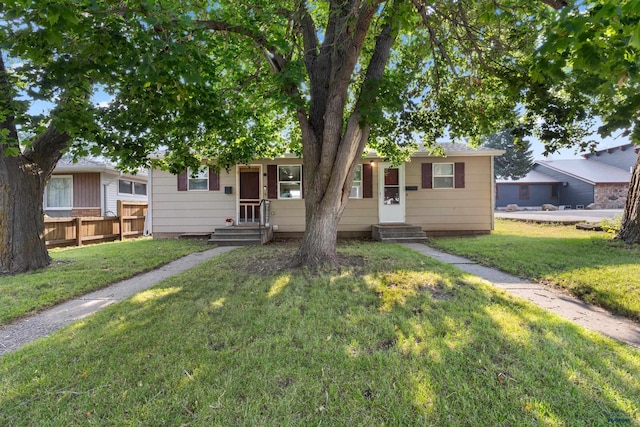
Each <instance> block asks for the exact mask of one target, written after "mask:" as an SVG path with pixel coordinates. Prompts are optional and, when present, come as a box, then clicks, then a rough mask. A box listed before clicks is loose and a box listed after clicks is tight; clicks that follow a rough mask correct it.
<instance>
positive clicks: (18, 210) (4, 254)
mask: <svg viewBox="0 0 640 427" xmlns="http://www.w3.org/2000/svg"><path fill="white" fill-rule="evenodd" d="M1 53H2V52H0V114H4V115H1V116H0V120H1V121H0V130H1V131H4V133H5V135H3V136H2V138H1V139H0V272H8V273H19V272H22V271H28V270H36V269H38V268H42V267H45V266H47V265H49V263H50V261H51V259H50V258H49V254H48V253H47V248H46V245H45V239H44V212H43V207H42V202H43V195H44V187H45V185H46V184H47V181H48V180H49V177H50V176H51V172H52V171H53V168H54V167H55V165H56V163H58V160H59V159H60V156H61V155H62V150H63V149H64V148H66V146H67V144H68V142H69V140H70V137H69V135H67V134H66V133H61V132H59V131H58V130H57V129H56V128H55V126H53V125H50V126H49V127H48V128H47V129H46V130H45V131H44V132H43V133H42V134H41V135H39V136H38V137H37V138H35V139H34V140H33V141H32V144H31V146H30V147H28V148H27V149H25V150H24V153H20V151H21V149H20V147H19V145H18V130H17V128H16V124H15V116H14V114H13V95H14V91H13V87H12V85H11V83H10V81H9V78H8V75H7V72H6V68H5V65H4V60H3V58H2V55H1ZM16 148H17V151H18V153H19V154H17V155H16V153H15V151H16Z"/></svg>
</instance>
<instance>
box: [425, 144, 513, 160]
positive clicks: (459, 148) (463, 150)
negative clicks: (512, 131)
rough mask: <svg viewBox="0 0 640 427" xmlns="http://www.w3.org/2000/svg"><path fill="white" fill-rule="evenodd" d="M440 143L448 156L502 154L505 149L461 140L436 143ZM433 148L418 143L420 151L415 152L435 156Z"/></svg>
mask: <svg viewBox="0 0 640 427" xmlns="http://www.w3.org/2000/svg"><path fill="white" fill-rule="evenodd" d="M438 145H440V146H441V147H442V148H443V149H444V151H445V153H446V155H447V156H501V155H503V154H504V150H496V149H495V148H489V147H484V146H481V147H472V146H470V145H467V144H461V143H459V142H440V143H437V144H436V148H437V146H438ZM433 155H434V153H433V151H432V150H430V149H428V148H427V147H425V146H424V145H422V144H420V145H418V151H416V152H415V153H414V156H418V157H424V156H433Z"/></svg>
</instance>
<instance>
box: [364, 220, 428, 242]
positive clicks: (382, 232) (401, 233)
mask: <svg viewBox="0 0 640 427" xmlns="http://www.w3.org/2000/svg"><path fill="white" fill-rule="evenodd" d="M371 237H373V239H374V240H378V241H380V242H388V243H416V242H424V241H425V240H426V239H427V234H426V233H425V232H424V231H422V228H421V227H418V226H414V225H410V224H378V225H374V226H372V229H371Z"/></svg>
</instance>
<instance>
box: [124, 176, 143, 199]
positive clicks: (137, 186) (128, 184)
mask: <svg viewBox="0 0 640 427" xmlns="http://www.w3.org/2000/svg"><path fill="white" fill-rule="evenodd" d="M118 193H120V194H139V195H141V196H146V195H147V184H145V183H143V182H135V181H128V180H126V179H121V180H119V181H118Z"/></svg>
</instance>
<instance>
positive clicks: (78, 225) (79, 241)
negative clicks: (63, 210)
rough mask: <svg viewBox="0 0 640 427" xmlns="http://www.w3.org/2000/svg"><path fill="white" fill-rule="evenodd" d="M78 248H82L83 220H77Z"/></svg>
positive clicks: (78, 218)
mask: <svg viewBox="0 0 640 427" xmlns="http://www.w3.org/2000/svg"><path fill="white" fill-rule="evenodd" d="M76 246H82V218H80V217H77V218H76Z"/></svg>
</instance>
